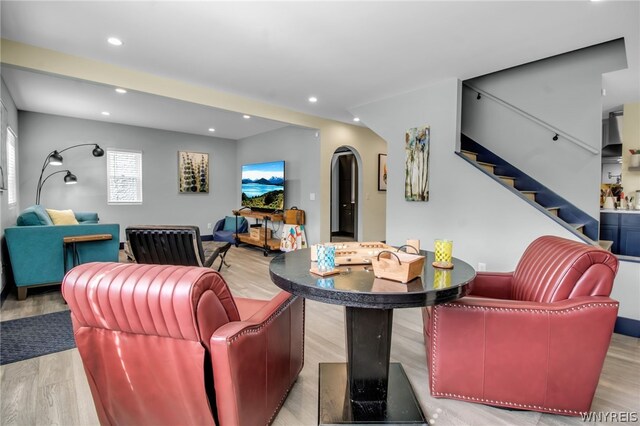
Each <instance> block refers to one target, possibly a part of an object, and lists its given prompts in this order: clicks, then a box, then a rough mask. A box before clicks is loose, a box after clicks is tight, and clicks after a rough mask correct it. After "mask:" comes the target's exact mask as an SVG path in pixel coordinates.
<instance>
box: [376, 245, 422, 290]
mask: <svg viewBox="0 0 640 426" xmlns="http://www.w3.org/2000/svg"><path fill="white" fill-rule="evenodd" d="M371 264H372V265H373V273H374V274H375V276H376V277H377V278H385V279H387V280H393V281H400V282H401V283H408V282H409V281H411V280H412V279H414V278H417V277H419V276H420V275H422V270H423V269H424V256H420V255H418V254H409V253H404V252H401V251H398V252H391V251H386V250H385V251H382V252H380V253H379V254H378V256H377V257H374V258H372V259H371Z"/></svg>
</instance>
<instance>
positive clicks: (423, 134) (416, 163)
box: [404, 126, 431, 201]
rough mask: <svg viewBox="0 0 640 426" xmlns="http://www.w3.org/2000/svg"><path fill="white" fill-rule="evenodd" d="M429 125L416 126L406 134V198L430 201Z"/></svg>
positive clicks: (408, 199)
mask: <svg viewBox="0 0 640 426" xmlns="http://www.w3.org/2000/svg"><path fill="white" fill-rule="evenodd" d="M430 142H431V129H430V127H429V126H421V127H414V128H412V129H409V130H407V133H406V134H405V146H404V153H405V170H404V176H405V180H404V199H405V200H407V201H429V144H430Z"/></svg>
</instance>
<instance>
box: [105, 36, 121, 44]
mask: <svg viewBox="0 0 640 426" xmlns="http://www.w3.org/2000/svg"><path fill="white" fill-rule="evenodd" d="M107 42H108V43H109V44H112V45H114V46H122V45H123V44H124V43H123V42H122V40H120V39H119V38H117V37H109V38H108V39H107Z"/></svg>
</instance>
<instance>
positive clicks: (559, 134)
mask: <svg viewBox="0 0 640 426" xmlns="http://www.w3.org/2000/svg"><path fill="white" fill-rule="evenodd" d="M462 84H463V85H464V86H466V87H468V88H469V89H471V90H472V91H474V92H477V93H478V99H481V98H487V99H491V100H492V101H494V102H497V103H498V104H500V105H502V106H504V107H506V108H508V109H510V110H512V111H514V112H517V113H518V114H520V115H522V116H523V117H525V118H527V119H529V120H531V121H533V122H534V123H537V124H538V125H540V126H542V127H545V128H547V129H549V130H551V132H552V133H553V135H554V136H553V138H552V139H553V140H554V141H557V140H558V139H559V137H562V138H563V139H566V140H568V141H569V142H572V143H574V144H576V145H578V146H579V147H580V148H582V149H585V150H587V151H589V152H590V153H592V154H593V155H598V154H600V151H599V150H597V149H595V148H594V147H592V146H591V145H589V144H587V143H586V142H584V141H582V140H580V139H578V138H576V137H575V136H572V135H570V134H569V133H567V132H564V131H562V130H560V129H558V128H556V127H554V126H552V125H551V124H549V123H547V122H546V121H544V120H541V119H539V118H538V117H536V116H534V115H531V114H529V113H528V112H526V111H524V110H522V109H520V108H518V107H517V106H515V105H513V104H510V103H509V102H507V101H505V100H503V99H500V98H499V97H497V96H494V95H492V94H491V93H488V92H486V91H484V90H482V89H478V88H477V87H474V86H472V85H471V84H469V83H464V82H463V83H462Z"/></svg>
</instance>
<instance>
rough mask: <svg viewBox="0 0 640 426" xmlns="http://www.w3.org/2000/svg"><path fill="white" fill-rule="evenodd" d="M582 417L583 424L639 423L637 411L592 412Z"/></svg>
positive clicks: (582, 414) (581, 414) (583, 414)
mask: <svg viewBox="0 0 640 426" xmlns="http://www.w3.org/2000/svg"><path fill="white" fill-rule="evenodd" d="M580 416H581V417H582V421H583V422H601V423H614V422H618V423H638V412H637V411H590V412H588V413H580Z"/></svg>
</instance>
